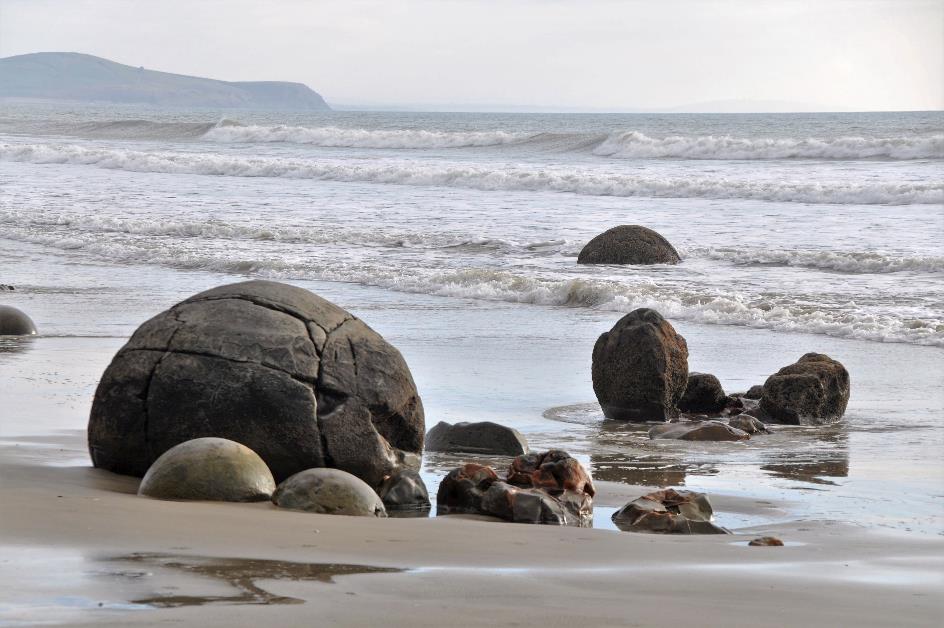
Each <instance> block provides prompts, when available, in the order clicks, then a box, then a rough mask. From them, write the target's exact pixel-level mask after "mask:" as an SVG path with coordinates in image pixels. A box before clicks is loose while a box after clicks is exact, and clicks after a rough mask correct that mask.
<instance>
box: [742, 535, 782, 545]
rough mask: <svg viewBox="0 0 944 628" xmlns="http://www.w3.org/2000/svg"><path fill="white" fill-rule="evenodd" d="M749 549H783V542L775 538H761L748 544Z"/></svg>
mask: <svg viewBox="0 0 944 628" xmlns="http://www.w3.org/2000/svg"><path fill="white" fill-rule="evenodd" d="M748 545H750V546H751V547H783V541H781V540H780V539H778V538H777V537H775V536H762V537H759V538H756V539H753V540H752V541H750V542H749V543H748Z"/></svg>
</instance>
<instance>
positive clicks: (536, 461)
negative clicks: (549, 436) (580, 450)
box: [508, 449, 596, 497]
mask: <svg viewBox="0 0 944 628" xmlns="http://www.w3.org/2000/svg"><path fill="white" fill-rule="evenodd" d="M508 483H509V484H513V485H515V486H523V487H534V488H540V489H544V490H546V491H548V492H550V493H552V494H553V493H560V492H563V491H576V492H578V493H586V494H587V495H589V496H590V497H593V496H594V495H595V494H596V491H595V490H594V488H593V481H592V480H591V479H590V476H589V475H588V474H587V471H586V470H585V469H584V468H583V465H582V464H580V463H579V462H578V461H577V460H576V459H574V458H571V457H570V454H568V453H567V452H566V451H561V450H560V449H552V450H550V451H547V452H544V453H541V454H538V453H534V454H525V455H523V456H518V457H517V458H515V459H514V460H512V462H511V467H509V469H508Z"/></svg>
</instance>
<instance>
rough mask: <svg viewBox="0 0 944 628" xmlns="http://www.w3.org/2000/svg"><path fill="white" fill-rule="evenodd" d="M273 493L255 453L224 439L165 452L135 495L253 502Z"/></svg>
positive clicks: (188, 443)
mask: <svg viewBox="0 0 944 628" xmlns="http://www.w3.org/2000/svg"><path fill="white" fill-rule="evenodd" d="M273 490H275V480H274V479H273V478H272V472H271V471H269V467H267V466H266V463H265V462H263V461H262V458H260V457H259V456H258V455H257V454H256V452H254V451H253V450H251V449H249V448H248V447H246V446H244V445H241V444H239V443H237V442H235V441H231V440H227V439H225V438H195V439H193V440H188V441H186V442H184V443H180V444H179V445H176V446H174V447H171V448H170V449H168V450H167V451H165V452H164V453H163V454H162V455H161V456H160V457H159V458H158V459H157V460H155V461H154V464H153V465H151V468H150V469H148V470H147V473H145V475H144V479H143V480H141V485H140V487H139V488H138V494H139V495H145V496H147V497H153V498H156V499H172V500H207V501H224V502H253V501H263V500H266V499H269V497H270V496H271V495H272V491H273Z"/></svg>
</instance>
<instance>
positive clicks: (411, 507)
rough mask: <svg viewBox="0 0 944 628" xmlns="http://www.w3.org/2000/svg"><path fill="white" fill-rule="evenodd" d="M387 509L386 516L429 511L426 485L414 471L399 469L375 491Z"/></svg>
mask: <svg viewBox="0 0 944 628" xmlns="http://www.w3.org/2000/svg"><path fill="white" fill-rule="evenodd" d="M377 492H378V493H379V495H380V499H381V501H383V504H384V506H385V507H386V508H387V514H389V515H390V516H393V514H392V513H395V512H396V513H404V512H415V513H425V512H426V511H428V510H429V509H430V503H429V493H428V492H427V490H426V483H425V482H423V478H422V477H420V474H419V473H417V472H416V471H415V470H414V469H400V470H399V471H396V472H394V474H393V475H391V476H390V477H388V478H387V479H386V480H384V482H383V484H381V485H380V489H379V490H378V491H377Z"/></svg>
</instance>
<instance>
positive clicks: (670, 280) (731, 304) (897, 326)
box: [0, 104, 944, 350]
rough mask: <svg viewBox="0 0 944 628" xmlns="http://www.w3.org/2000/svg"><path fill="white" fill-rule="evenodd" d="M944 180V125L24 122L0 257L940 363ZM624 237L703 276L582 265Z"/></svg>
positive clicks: (46, 118)
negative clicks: (887, 351) (326, 285)
mask: <svg viewBox="0 0 944 628" xmlns="http://www.w3.org/2000/svg"><path fill="white" fill-rule="evenodd" d="M942 166H944V120H942V115H941V113H940V112H931V113H897V114H854V113H849V114H756V115H701V116H699V115H688V114H677V115H642V114H632V115H630V114H626V115H609V116H607V115H570V114H553V115H552V114H540V115H537V114H535V115H531V114H516V115H510V114H509V115H504V114H418V113H416V114H414V113H389V114H388V113H376V112H362V113H343V112H334V113H327V114H298V115H293V114H286V113H280V114H272V113H265V112H245V113H243V114H239V115H236V116H234V115H233V114H229V117H228V118H225V119H221V118H219V117H216V116H215V115H213V114H212V113H211V112H204V111H184V112H181V111H162V110H141V109H137V110H134V111H128V110H125V109H123V108H121V107H114V106H102V107H98V108H87V109H84V110H78V109H75V108H69V107H57V106H52V105H50V106H37V105H31V106H29V107H26V106H19V105H9V104H7V105H4V106H3V107H2V108H0V247H2V249H3V251H0V252H4V251H5V252H9V251H16V250H17V247H31V248H30V249H29V250H30V251H35V250H37V249H36V248H35V247H40V250H43V251H46V252H47V254H48V255H49V256H51V257H50V259H56V260H60V261H61V263H63V264H66V265H67V266H69V267H72V268H78V267H81V268H83V269H85V270H83V272H87V273H92V275H94V274H95V273H96V272H99V270H100V272H101V273H103V275H102V277H103V279H102V281H105V279H104V277H105V276H106V275H107V273H108V272H112V271H109V270H108V268H112V269H114V268H128V267H133V268H136V269H139V270H140V272H144V273H146V269H148V268H153V269H158V268H160V269H162V272H166V270H167V269H179V270H181V271H206V272H213V273H222V274H224V275H227V276H237V277H267V278H277V279H284V280H299V281H303V280H319V281H332V282H349V283H358V284H364V285H369V286H374V287H377V288H381V289H384V290H387V291H391V293H413V294H422V295H431V296H436V297H447V298H454V299H455V298H458V299H468V300H469V301H470V302H472V303H476V304H478V305H479V306H482V307H489V304H496V307H498V305H497V304H502V307H506V306H507V305H508V304H512V305H513V306H514V307H520V308H530V309H529V310H527V311H530V312H531V315H532V316H534V317H535V324H538V325H539V324H540V320H541V316H542V314H541V312H542V308H548V307H551V308H576V309H585V310H594V311H598V312H612V313H613V314H614V315H618V314H619V313H621V312H627V311H630V310H632V309H634V308H637V307H652V308H655V309H658V310H659V311H661V312H662V313H663V314H665V315H666V316H668V317H670V318H673V319H676V320H683V321H690V322H692V323H697V324H704V325H709V326H713V325H723V326H725V327H726V328H732V327H733V328H743V329H744V330H745V333H749V330H751V329H766V330H774V331H777V332H780V333H785V334H807V335H810V334H811V335H813V337H816V336H830V337H834V338H847V339H855V340H861V341H867V342H895V343H906V344H911V345H929V346H936V347H941V346H944V295H942V293H941V290H940V286H941V280H942V279H944V252H942V250H941V245H940V234H941V233H942V231H944V230H942V227H944V212H942V205H944V180H942V177H941V172H942ZM617 224H642V225H646V226H648V227H651V228H653V229H656V230H657V231H659V232H660V233H662V234H663V235H665V236H666V237H667V238H668V239H669V240H670V241H671V242H673V243H674V244H675V245H676V247H677V248H678V250H679V251H680V253H681V255H682V258H683V261H682V263H681V264H679V265H677V266H652V267H612V266H599V267H588V266H578V265H577V264H576V256H577V253H578V252H579V251H580V248H581V246H582V245H583V244H584V243H585V242H586V241H587V240H589V239H590V238H591V237H593V236H594V235H596V234H597V233H599V232H601V231H603V230H605V229H607V228H609V227H611V226H614V225H617ZM24 250H25V249H24ZM90 269H91V270H90ZM95 269H99V270H95ZM155 272H156V271H155ZM2 280H3V277H2V275H0V283H2ZM61 282H62V284H63V285H62V289H63V290H68V289H70V287H69V286H70V285H71V284H70V278H69V276H68V274H67V273H66V274H64V276H63V277H62V279H61ZM745 342H747V340H745ZM806 344H808V345H809V344H810V343H809V342H806ZM813 344H815V343H813ZM813 349H815V347H813V346H810V350H813Z"/></svg>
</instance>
